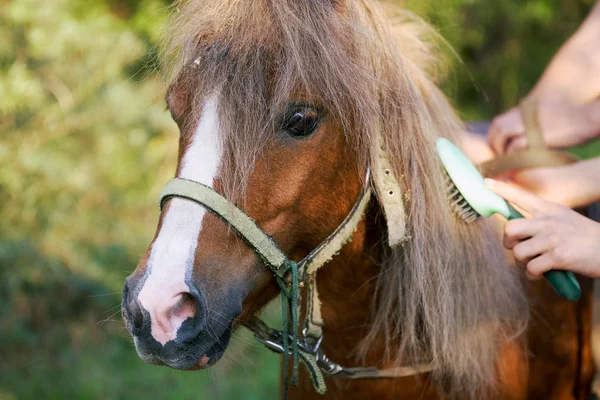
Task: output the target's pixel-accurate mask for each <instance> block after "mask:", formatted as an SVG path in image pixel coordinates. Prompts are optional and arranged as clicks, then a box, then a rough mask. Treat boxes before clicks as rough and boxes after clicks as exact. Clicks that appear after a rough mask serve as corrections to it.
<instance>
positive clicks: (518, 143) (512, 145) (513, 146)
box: [505, 136, 527, 154]
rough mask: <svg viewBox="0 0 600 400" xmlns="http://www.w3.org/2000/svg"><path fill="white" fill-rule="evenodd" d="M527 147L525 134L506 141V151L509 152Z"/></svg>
mask: <svg viewBox="0 0 600 400" xmlns="http://www.w3.org/2000/svg"><path fill="white" fill-rule="evenodd" d="M525 148H527V138H526V137H525V136H516V137H514V138H513V139H512V140H510V141H508V142H507V143H506V149H505V152H506V153H507V154H508V153H512V152H513V151H517V150H523V149H525Z"/></svg>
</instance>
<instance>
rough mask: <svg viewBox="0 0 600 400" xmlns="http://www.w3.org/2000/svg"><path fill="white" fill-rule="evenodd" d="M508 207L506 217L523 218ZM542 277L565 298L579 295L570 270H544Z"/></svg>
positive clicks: (574, 297) (575, 298)
mask: <svg viewBox="0 0 600 400" xmlns="http://www.w3.org/2000/svg"><path fill="white" fill-rule="evenodd" d="M508 209H509V215H508V218H507V219H509V220H511V219H518V218H524V217H523V215H522V214H521V213H520V212H518V211H517V210H515V209H514V207H512V206H511V205H510V204H509V205H508ZM544 277H545V278H546V279H548V282H550V284H551V285H552V287H553V288H554V290H555V291H556V293H558V294H559V295H561V296H562V297H564V298H565V299H567V300H570V301H577V300H579V298H580V297H581V287H580V286H579V282H577V279H575V275H573V273H572V272H571V271H561V270H551V271H548V272H546V273H545V274H544Z"/></svg>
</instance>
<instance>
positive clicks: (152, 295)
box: [138, 97, 222, 345]
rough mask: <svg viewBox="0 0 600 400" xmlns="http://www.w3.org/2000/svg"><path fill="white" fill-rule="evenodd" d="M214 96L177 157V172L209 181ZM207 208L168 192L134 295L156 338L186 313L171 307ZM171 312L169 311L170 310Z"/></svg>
mask: <svg viewBox="0 0 600 400" xmlns="http://www.w3.org/2000/svg"><path fill="white" fill-rule="evenodd" d="M221 154H222V149H221V146H220V143H219V123H218V118H217V102H216V98H215V97H211V98H209V99H208V101H207V102H206V103H205V105H204V108H203V110H202V114H201V116H200V122H199V124H198V127H197V128H196V131H195V132H194V136H193V138H192V141H191V144H190V145H189V146H188V148H187V149H186V150H184V155H183V159H182V164H181V165H182V168H181V172H180V174H179V175H178V176H179V177H181V178H186V179H190V180H194V181H196V182H200V183H203V184H205V185H207V186H211V187H212V185H213V181H214V179H215V177H216V176H217V172H218V168H219V164H220V161H221ZM205 212H206V210H205V209H204V207H201V206H200V205H198V204H195V203H192V202H190V201H188V200H184V199H178V198H173V199H171V200H170V202H169V208H168V210H167V213H166V215H165V216H164V219H163V222H162V227H161V229H160V232H159V233H158V236H157V238H156V240H155V241H154V244H153V245H152V249H151V250H150V257H149V258H148V265H147V270H146V271H147V272H146V279H145V282H144V284H143V287H142V289H141V291H140V292H139V294H138V300H139V302H140V304H141V305H142V307H143V308H144V309H146V311H148V313H149V314H150V318H151V323H152V336H153V337H154V339H156V340H157V341H158V342H160V343H161V344H163V345H164V344H165V343H167V342H168V341H169V340H173V339H175V337H176V335H177V329H179V327H180V326H181V324H182V323H183V321H184V320H185V319H186V318H188V317H189V315H186V314H185V313H184V314H181V313H172V312H171V310H172V309H173V307H174V306H175V305H177V303H178V302H179V300H180V298H181V296H180V294H181V293H185V292H189V288H188V285H187V284H186V277H189V276H190V275H191V272H192V267H193V265H194V252H195V250H196V244H197V242H198V236H199V234H200V231H201V230H202V218H203V217H204V213H205ZM172 314H173V315H172Z"/></svg>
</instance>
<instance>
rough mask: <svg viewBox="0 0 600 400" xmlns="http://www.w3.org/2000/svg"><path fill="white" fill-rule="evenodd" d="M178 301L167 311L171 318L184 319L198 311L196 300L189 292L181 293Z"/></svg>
mask: <svg viewBox="0 0 600 400" xmlns="http://www.w3.org/2000/svg"><path fill="white" fill-rule="evenodd" d="M179 296H180V299H179V301H178V302H177V303H176V304H175V306H173V308H172V309H171V310H170V312H169V316H170V317H171V318H176V319H180V320H182V321H185V320H186V319H188V318H194V317H195V316H196V313H197V312H198V302H197V301H196V299H195V298H194V296H192V294H191V293H181V294H180V295H179Z"/></svg>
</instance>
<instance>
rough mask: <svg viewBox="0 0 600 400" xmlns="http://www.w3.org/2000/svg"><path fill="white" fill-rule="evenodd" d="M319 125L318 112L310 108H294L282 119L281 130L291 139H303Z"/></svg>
mask: <svg viewBox="0 0 600 400" xmlns="http://www.w3.org/2000/svg"><path fill="white" fill-rule="evenodd" d="M318 125H319V111H317V110H316V109H315V108H312V107H294V108H293V109H292V110H290V112H289V113H287V115H286V116H285V117H284V118H283V121H282V123H281V130H282V131H284V132H285V133H287V134H288V135H290V136H292V137H297V138H303V137H306V136H308V135H310V134H311V133H313V132H314V131H315V129H317V126H318Z"/></svg>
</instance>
